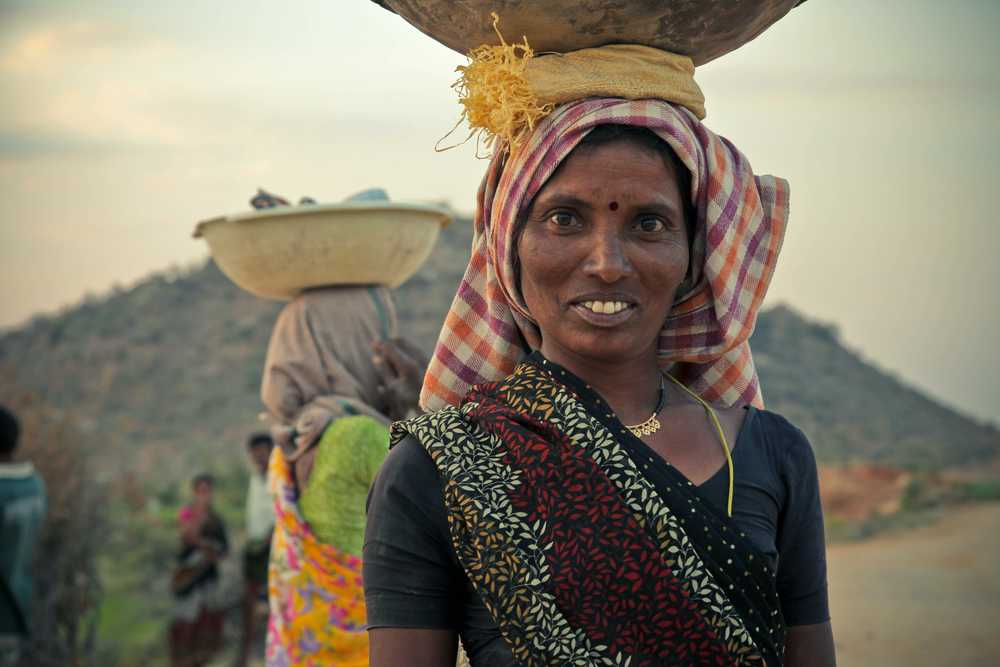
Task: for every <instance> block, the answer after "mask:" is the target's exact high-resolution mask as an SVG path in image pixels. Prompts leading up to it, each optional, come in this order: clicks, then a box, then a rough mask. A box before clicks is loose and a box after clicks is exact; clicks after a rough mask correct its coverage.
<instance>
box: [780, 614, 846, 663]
mask: <svg viewBox="0 0 1000 667" xmlns="http://www.w3.org/2000/svg"><path fill="white" fill-rule="evenodd" d="M836 664H837V659H836V652H835V650H834V646H833V629H832V628H831V627H830V621H827V622H826V623H814V624H812V625H793V626H791V627H790V628H788V631H787V633H786V634H785V667H835V665H836Z"/></svg>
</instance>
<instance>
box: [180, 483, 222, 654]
mask: <svg viewBox="0 0 1000 667" xmlns="http://www.w3.org/2000/svg"><path fill="white" fill-rule="evenodd" d="M191 490H192V492H193V495H194V498H193V499H192V502H191V503H190V504H188V505H185V506H184V507H182V508H181V510H180V512H179V514H178V529H179V533H180V543H181V545H180V550H179V552H178V554H177V565H176V567H175V569H174V573H173V577H172V579H171V592H172V593H173V596H174V607H173V621H172V623H171V625H170V664H171V666H172V667H200V666H201V665H206V664H208V661H209V660H211V659H212V657H213V656H214V655H215V653H216V652H217V651H218V650H219V648H221V646H222V626H223V620H224V618H223V610H222V608H221V605H220V601H219V599H218V598H219V565H218V564H219V561H220V560H221V559H223V558H225V557H226V554H227V553H228V552H229V538H228V536H227V534H226V525H225V523H224V522H223V520H222V517H220V516H219V515H218V514H217V513H216V512H215V509H214V508H213V507H212V495H213V492H214V490H215V478H213V477H212V476H211V475H209V474H207V473H201V474H198V475H196V476H195V477H194V478H193V479H192V480H191Z"/></svg>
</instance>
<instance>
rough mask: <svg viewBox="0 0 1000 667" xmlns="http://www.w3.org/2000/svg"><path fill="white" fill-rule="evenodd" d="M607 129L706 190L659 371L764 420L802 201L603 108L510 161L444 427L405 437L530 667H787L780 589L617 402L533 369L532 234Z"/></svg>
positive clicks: (496, 172) (566, 112)
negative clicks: (760, 341)
mask: <svg viewBox="0 0 1000 667" xmlns="http://www.w3.org/2000/svg"><path fill="white" fill-rule="evenodd" d="M602 124H621V125H633V126H639V127H645V128H648V129H650V130H651V131H652V132H654V133H655V134H657V135H658V136H659V137H660V138H662V139H663V140H664V141H665V142H666V143H667V144H668V145H669V146H670V148H671V149H672V150H673V151H674V152H675V153H676V154H677V157H678V159H679V160H680V161H681V163H683V164H684V165H685V166H686V167H687V168H688V169H689V170H690V172H691V192H690V196H691V200H692V203H693V208H694V210H695V211H696V220H695V233H694V238H693V239H692V247H691V274H690V281H686V282H687V283H688V284H687V286H686V288H685V289H684V290H683V292H679V293H678V294H677V299H676V301H675V303H674V306H673V309H672V311H671V314H670V316H669V317H668V318H667V321H666V322H665V323H664V325H663V328H662V329H661V331H660V336H659V341H658V362H659V364H660V366H661V367H662V368H663V369H668V368H669V369H670V371H671V373H672V374H673V375H674V376H675V377H677V378H678V379H680V380H681V381H682V382H684V384H685V385H687V386H688V387H689V388H690V389H691V390H693V391H694V392H696V393H697V394H698V395H700V396H701V397H702V398H704V399H706V400H709V401H713V402H716V403H719V404H722V405H727V406H732V405H745V404H748V403H753V404H756V405H758V406H760V405H762V396H761V392H760V387H759V383H758V379H757V373H756V370H755V368H754V365H753V360H752V357H751V354H750V349H749V346H748V344H747V339H748V338H749V336H750V334H751V332H752V331H753V327H754V324H755V322H756V317H757V311H758V309H759V307H760V304H761V302H762V301H763V297H764V293H765V292H766V290H767V287H768V285H769V283H770V279H771V275H772V273H773V270H774V265H775V262H776V260H777V256H778V253H779V251H780V248H781V242H782V239H783V236H784V229H785V223H786V220H787V210H788V209H787V205H788V186H787V183H786V182H785V181H783V180H781V179H777V178H774V177H770V176H755V175H754V174H753V172H752V170H751V168H750V164H749V162H748V161H747V159H746V158H745V157H744V156H743V155H742V154H741V153H740V152H739V151H738V150H737V149H736V148H735V147H734V146H733V145H732V144H731V143H729V142H728V141H727V140H726V139H724V138H723V137H719V136H717V135H715V134H713V133H712V132H711V131H710V130H708V129H707V128H706V127H705V126H704V125H702V124H701V123H700V121H699V120H698V118H697V117H696V116H695V115H694V114H693V113H691V112H690V111H688V110H687V109H685V108H682V107H679V106H676V105H673V104H671V103H668V102H665V101H662V100H631V101H630V100H623V99H617V98H590V99H585V100H580V101H577V102H571V103H568V104H565V105H563V106H560V107H558V108H557V109H556V110H555V111H554V112H553V113H552V114H551V115H549V116H547V117H546V118H544V120H542V121H541V122H540V123H539V124H538V125H537V126H535V127H534V129H532V130H531V132H530V134H529V135H528V136H527V137H526V139H525V140H524V142H523V143H522V144H521V145H520V146H519V147H518V148H516V149H513V150H501V151H500V152H498V153H497V155H495V156H494V158H493V160H492V162H491V164H490V167H489V170H488V172H487V174H486V177H485V178H484V181H483V184H482V186H481V188H480V192H479V201H478V208H477V211H476V219H475V236H474V239H473V247H472V257H471V259H470V262H469V266H468V268H467V270H466V273H465V277H464V278H463V280H462V282H461V283H460V285H459V289H458V293H457V294H456V296H455V299H454V301H453V303H452V307H451V310H450V311H449V313H448V315H447V317H446V320H445V325H444V327H443V329H442V332H441V336H440V338H439V341H438V345H437V348H436V351H435V354H434V357H433V359H432V361H431V364H430V366H429V368H428V371H427V376H426V378H425V382H424V390H423V394H422V396H421V402H422V405H423V406H424V407H425V408H428V409H432V410H436V412H431V413H429V414H426V415H423V416H421V417H418V418H416V419H413V420H410V421H407V422H400V423H397V424H395V425H394V427H393V442H394V443H395V442H399V441H400V440H402V439H403V438H404V437H406V435H407V434H409V435H412V436H414V437H415V438H416V439H417V440H419V441H420V443H421V444H422V445H423V447H424V448H425V449H426V450H427V451H428V453H429V454H430V456H431V458H432V459H433V461H434V463H435V466H436V467H437V469H438V472H439V474H440V476H441V479H442V482H443V485H444V501H445V507H446V510H447V513H448V521H449V529H450V533H451V539H452V544H453V546H454V549H455V552H456V555H457V557H458V559H459V561H460V563H461V565H462V567H463V568H464V570H465V572H466V573H467V575H468V577H469V579H470V581H471V582H472V584H473V586H474V587H475V589H476V591H477V593H478V594H479V595H480V596H481V597H482V600H483V603H484V604H485V606H486V607H487V609H488V610H489V612H490V614H491V615H492V616H493V617H494V620H495V621H496V622H497V624H498V626H499V628H500V631H501V634H502V635H503V637H504V640H505V641H506V642H507V643H508V644H509V645H510V646H511V649H512V651H513V654H514V656H515V658H516V659H517V660H519V661H520V662H523V663H524V664H526V665H532V666H535V665H539V666H541V665H552V664H560V665H562V664H566V665H609V666H610V665H616V666H617V665H630V666H631V667H639V666H640V665H649V666H652V665H769V666H771V667H774V666H777V665H780V664H781V663H782V654H783V650H784V629H783V628H784V624H783V621H782V618H781V612H780V605H779V601H778V597H777V593H776V590H775V575H774V572H773V571H772V570H770V568H769V565H768V564H767V562H766V559H765V558H763V557H762V555H761V554H760V553H759V552H757V551H756V549H755V548H753V547H752V546H751V545H750V544H749V543H748V541H747V540H746V539H745V536H744V535H742V534H741V533H740V530H739V529H738V528H737V527H736V526H735V524H734V523H733V522H732V520H731V519H729V518H728V517H726V516H724V515H721V514H719V513H718V512H717V511H715V510H714V509H713V508H712V507H711V506H710V504H709V503H708V502H707V501H703V500H702V498H701V496H700V495H699V493H698V490H697V489H696V488H695V487H694V486H693V485H692V484H691V483H690V482H689V481H688V480H686V479H685V478H684V477H683V475H681V474H680V473H679V472H678V471H677V470H676V469H674V468H672V467H671V466H670V465H669V464H668V463H666V462H665V461H663V460H662V459H660V458H659V457H656V456H654V457H650V456H648V449H646V450H645V452H644V448H645V445H644V444H643V443H642V442H641V441H640V440H638V439H637V438H635V436H633V435H632V434H631V433H630V432H629V431H628V430H627V429H626V428H625V427H624V426H623V425H622V424H621V423H620V422H619V421H618V420H617V418H616V417H615V416H614V414H613V412H612V411H611V409H610V408H609V407H608V406H607V405H606V404H605V403H604V402H603V400H602V399H601V398H600V397H599V396H598V395H597V393H596V392H595V391H594V390H592V389H591V388H590V387H589V386H587V385H585V384H584V383H583V382H581V381H580V380H579V379H577V378H575V377H574V376H573V375H572V374H571V373H569V372H568V371H566V370H565V369H562V368H560V367H558V366H557V365H555V364H552V363H550V362H548V361H546V360H545V359H544V358H543V357H541V356H540V355H539V354H538V353H537V352H534V353H533V352H532V351H533V350H537V349H538V347H539V346H540V342H541V333H540V331H539V330H538V328H537V325H536V324H535V323H534V322H533V320H532V318H531V314H530V313H529V312H528V309H527V306H526V305H525V303H524V300H523V298H522V296H521V294H520V289H519V287H518V285H517V283H516V278H515V275H516V270H515V268H514V254H515V251H516V245H515V244H516V239H515V230H516V229H517V222H518V220H519V219H521V217H522V216H523V215H525V213H526V211H527V210H528V209H529V207H530V205H531V201H532V200H533V198H534V196H535V195H536V194H537V193H538V192H539V190H540V189H541V188H542V187H543V185H544V184H545V182H546V181H547V180H548V179H549V178H550V177H551V176H552V174H553V173H554V172H555V170H556V169H557V168H558V166H559V164H560V163H561V162H562V161H563V160H565V159H566V157H567V156H568V155H569V154H570V153H571V151H572V150H573V148H574V147H575V146H576V145H577V144H578V143H579V142H580V141H581V140H582V139H583V138H584V136H586V134H587V133H588V132H590V131H591V130H593V129H594V128H595V127H597V126H599V125H602Z"/></svg>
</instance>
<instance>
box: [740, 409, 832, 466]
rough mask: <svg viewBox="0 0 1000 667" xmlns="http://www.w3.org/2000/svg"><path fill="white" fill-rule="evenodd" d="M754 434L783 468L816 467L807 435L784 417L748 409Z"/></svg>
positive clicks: (769, 411) (762, 410)
mask: <svg viewBox="0 0 1000 667" xmlns="http://www.w3.org/2000/svg"><path fill="white" fill-rule="evenodd" d="M748 410H749V414H748V415H747V419H753V420H754V421H753V427H754V428H753V432H754V434H755V435H756V436H757V439H758V441H759V442H760V443H761V445H762V446H764V447H766V448H768V449H769V450H770V451H771V453H772V455H773V456H774V458H775V460H777V461H779V462H780V463H781V464H782V465H783V466H792V467H795V468H800V467H801V466H806V467H815V466H816V457H815V454H814V453H813V448H812V445H811V444H810V443H809V438H808V437H806V434H805V433H804V432H803V431H802V429H800V428H799V427H797V426H796V425H795V424H793V423H792V422H791V421H789V420H788V419H787V418H786V417H785V416H784V415H781V414H779V413H777V412H772V411H771V410H765V409H763V408H753V407H751V408H748Z"/></svg>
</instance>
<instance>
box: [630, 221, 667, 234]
mask: <svg viewBox="0 0 1000 667" xmlns="http://www.w3.org/2000/svg"><path fill="white" fill-rule="evenodd" d="M636 227H638V228H639V231H640V232H644V233H646V234H651V233H655V232H662V231H664V230H665V229H666V228H667V225H666V224H665V223H664V222H663V220H660V219H659V218H653V217H646V218H639V220H638V221H637V222H636Z"/></svg>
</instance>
